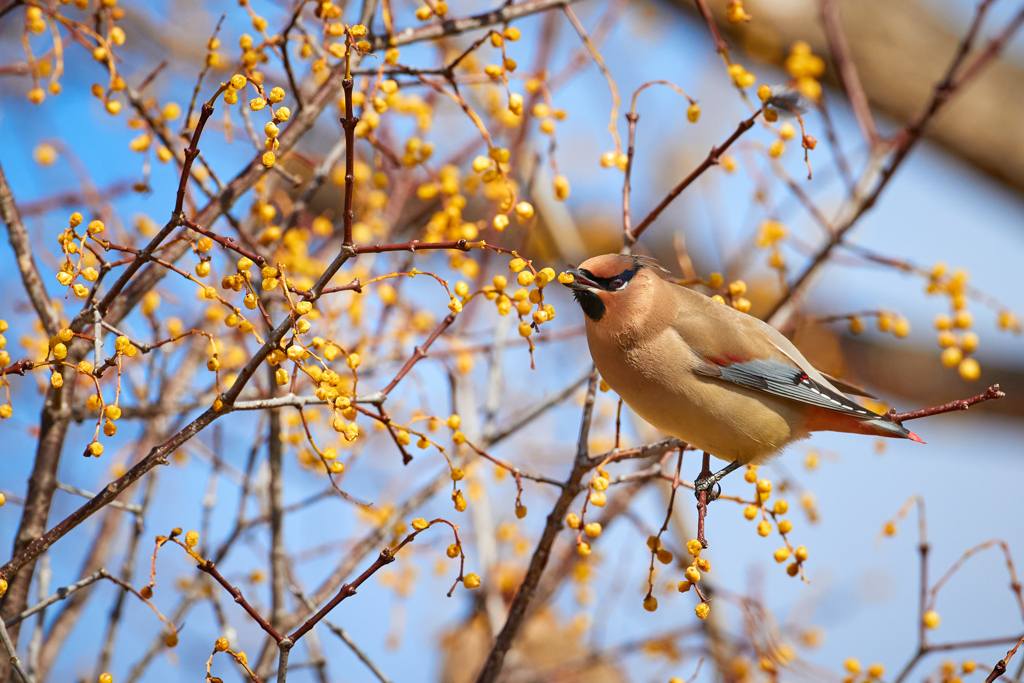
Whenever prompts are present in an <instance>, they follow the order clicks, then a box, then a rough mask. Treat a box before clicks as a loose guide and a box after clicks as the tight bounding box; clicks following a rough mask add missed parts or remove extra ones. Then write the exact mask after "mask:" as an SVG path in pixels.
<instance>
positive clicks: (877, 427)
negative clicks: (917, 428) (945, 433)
mask: <svg viewBox="0 0 1024 683" xmlns="http://www.w3.org/2000/svg"><path fill="white" fill-rule="evenodd" d="M861 424H863V425H864V426H866V427H869V428H870V430H871V431H870V433H872V434H875V435H876V436H887V437H890V438H894V439H910V440H911V441H916V442H918V443H924V440H923V439H922V438H921V437H919V436H918V435H917V434H915V433H914V432H912V431H910V430H909V429H907V428H906V427H904V426H903V425H901V424H900V423H899V422H896V421H895V420H890V419H889V418H887V417H876V418H872V419H870V420H863V421H862V422H861Z"/></svg>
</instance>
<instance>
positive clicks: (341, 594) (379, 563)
mask: <svg viewBox="0 0 1024 683" xmlns="http://www.w3.org/2000/svg"><path fill="white" fill-rule="evenodd" d="M394 561H395V556H394V555H393V554H392V553H391V552H390V551H389V550H388V549H387V548H385V549H384V550H382V551H380V555H378V556H377V559H376V560H375V561H374V563H373V564H371V565H370V566H369V567H367V568H366V571H364V572H363V573H362V574H360V575H359V576H357V577H356V579H355V580H354V581H353V582H352V583H346V584H344V585H342V587H341V589H340V590H338V593H337V595H335V596H334V597H333V598H331V600H330V602H328V603H327V604H326V605H324V606H323V607H321V608H320V611H319V612H317V613H316V614H314V615H313V616H311V617H310V618H309V619H307V620H306V622H305V623H304V624H303V625H302V626H300V627H299V628H297V629H296V630H295V632H294V633H292V634H291V635H290V636H288V639H289V640H291V641H292V642H293V643H294V642H297V641H298V640H299V638H301V637H302V636H304V635H305V634H306V633H307V632H308V631H309V629H311V628H313V627H314V626H316V624H317V622H318V621H320V620H321V619H323V618H324V617H326V616H327V615H328V614H329V613H330V611H331V610H332V609H334V608H335V607H337V606H338V605H340V604H341V602H342V601H343V600H345V598H348V597H350V596H353V595H355V594H356V589H357V588H359V586H361V585H362V584H363V582H364V581H366V580H367V579H368V578H370V577H371V576H373V575H374V574H375V573H376V572H377V570H378V569H380V568H381V567H385V566H387V565H389V564H391V563H392V562H394Z"/></svg>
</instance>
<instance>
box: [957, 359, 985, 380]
mask: <svg viewBox="0 0 1024 683" xmlns="http://www.w3.org/2000/svg"><path fill="white" fill-rule="evenodd" d="M957 371H958V372H959V373H960V376H961V377H962V378H964V379H965V380H967V381H968V382H973V381H975V380H976V379H978V378H979V377H981V366H980V365H979V364H978V361H976V360H974V359H973V358H964V359H963V360H962V361H960V365H959V366H958V367H957Z"/></svg>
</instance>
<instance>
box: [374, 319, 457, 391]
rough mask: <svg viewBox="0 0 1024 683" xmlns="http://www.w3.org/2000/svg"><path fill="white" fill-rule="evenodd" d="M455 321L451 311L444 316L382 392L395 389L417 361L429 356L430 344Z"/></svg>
mask: <svg viewBox="0 0 1024 683" xmlns="http://www.w3.org/2000/svg"><path fill="white" fill-rule="evenodd" d="M453 322H455V314H454V313H449V314H448V315H446V316H445V317H444V320H442V321H441V324H440V325H438V326H437V327H435V328H434V331H433V332H431V333H430V336H429V337H427V340H426V341H425V342H423V344H422V345H420V346H417V347H416V351H415V353H413V354H412V356H410V357H409V360H407V361H405V365H403V366H402V368H401V369H400V370H399V371H398V374H396V375H395V377H394V379H392V380H391V381H390V382H388V385H387V386H386V387H384V389H382V390H381V392H380V393H381V394H382V395H384V396H387V395H388V394H390V393H391V390H392V389H394V388H395V387H396V386H397V385H398V383H399V382H401V381H402V378H403V377H405V376H406V375H407V374H409V371H410V370H412V367H413V366H414V365H416V363H419V362H420V361H421V360H423V359H424V358H426V357H427V351H429V350H430V345H431V344H433V343H434V342H435V341H436V340H437V338H438V337H440V336H441V334H443V333H444V331H445V330H447V329H448V328H449V327H450V326H451V324H452V323H453Z"/></svg>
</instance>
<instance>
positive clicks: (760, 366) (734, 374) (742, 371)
mask: <svg viewBox="0 0 1024 683" xmlns="http://www.w3.org/2000/svg"><path fill="white" fill-rule="evenodd" d="M697 372H699V373H701V374H704V375H707V376H710V377H718V378H719V379H723V380H725V381H727V382H732V383H733V384H738V385H739V386H742V387H746V388H748V389H754V390H755V391H763V392H764V393H766V394H772V395H773V396H779V397H781V398H787V399H790V400H792V401H799V402H800V403H806V404H808V405H812V406H817V407H819V408H825V409H827V410H835V411H838V412H842V413H847V414H849V415H852V416H854V417H858V418H863V419H871V418H876V417H880V416H879V415H878V414H877V413H873V412H871V411H870V410H866V409H864V408H862V407H861V406H859V405H857V404H856V403H854V402H853V401H851V400H850V399H849V398H847V397H846V396H843V395H842V394H840V393H839V392H836V391H833V390H832V389H830V388H828V387H826V386H825V385H824V384H821V383H820V382H816V381H815V380H814V379H812V378H811V377H809V376H808V375H807V373H806V372H803V371H802V370H800V369H799V368H795V367H793V366H791V365H788V364H786V363H781V362H779V361H775V360H770V359H769V360H752V361H749V362H747V363H733V364H732V365H717V364H714V363H704V364H703V365H702V366H700V367H699V368H698V369H697Z"/></svg>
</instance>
